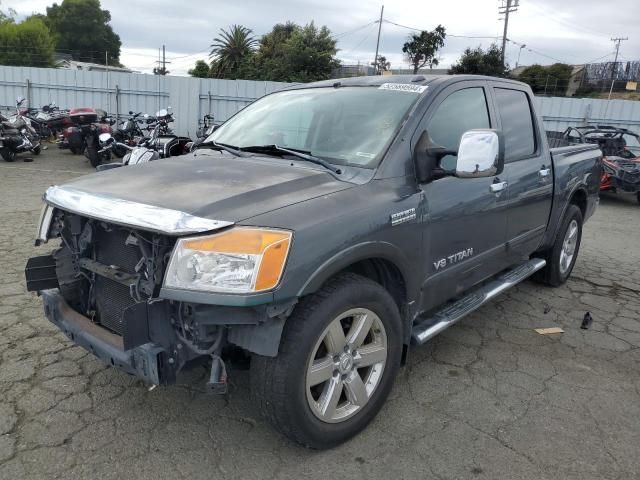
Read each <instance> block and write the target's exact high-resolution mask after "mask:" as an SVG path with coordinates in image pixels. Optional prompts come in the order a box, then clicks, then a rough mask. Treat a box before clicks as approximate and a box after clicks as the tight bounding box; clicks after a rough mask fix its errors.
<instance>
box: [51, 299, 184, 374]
mask: <svg viewBox="0 0 640 480" xmlns="http://www.w3.org/2000/svg"><path fill="white" fill-rule="evenodd" d="M40 294H41V296H42V299H43V303H44V312H45V315H46V317H47V319H48V320H49V321H50V322H52V323H53V324H55V325H56V326H57V327H58V328H60V330H62V332H64V334H65V335H66V336H67V337H69V339H71V340H72V341H73V342H74V343H76V344H77V345H80V346H81V347H83V348H84V349H85V350H87V351H89V352H91V353H93V354H94V355H95V356H96V357H98V358H99V359H100V360H102V361H103V362H105V363H106V364H108V365H112V366H114V367H116V368H118V369H120V370H122V371H124V372H127V373H129V374H131V375H135V376H136V377H138V378H140V379H141V380H143V381H144V382H146V383H148V384H152V385H159V384H160V383H168V382H167V380H168V379H171V378H175V369H174V368H172V367H171V366H170V365H168V364H166V363H165V359H166V357H167V352H166V351H165V350H164V348H162V347H161V346H158V345H156V344H153V343H145V344H143V345H139V346H137V347H135V348H132V349H130V350H125V349H124V341H123V338H122V337H121V336H119V335H116V334H114V333H111V332H109V331H108V330H106V329H105V328H102V327H101V326H99V325H96V324H95V323H93V322H92V321H91V320H90V319H88V318H87V317H85V316H84V315H81V314H79V313H78V312H76V311H75V310H73V309H72V308H71V307H70V306H69V305H67V302H66V301H65V300H64V298H62V295H60V293H59V292H58V290H57V289H52V290H42V291H41V292H40Z"/></svg>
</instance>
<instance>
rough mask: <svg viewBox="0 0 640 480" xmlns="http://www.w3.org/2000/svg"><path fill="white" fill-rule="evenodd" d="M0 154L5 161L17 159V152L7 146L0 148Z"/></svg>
mask: <svg viewBox="0 0 640 480" xmlns="http://www.w3.org/2000/svg"><path fill="white" fill-rule="evenodd" d="M0 156H1V157H2V159H3V160H4V161H5V162H13V161H14V160H15V159H16V152H14V151H13V150H11V149H9V148H7V147H2V148H0Z"/></svg>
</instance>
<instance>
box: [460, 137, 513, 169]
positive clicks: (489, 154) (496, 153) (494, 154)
mask: <svg viewBox="0 0 640 480" xmlns="http://www.w3.org/2000/svg"><path fill="white" fill-rule="evenodd" d="M503 168H504V142H503V139H502V136H501V135H500V134H499V133H498V132H497V131H496V130H484V129H483V130H480V129H478V130H469V131H467V132H465V133H463V134H462V138H461V139H460V147H459V148H458V158H457V161H456V177H460V178H478V177H492V176H494V175H497V174H499V173H501V172H502V170H503Z"/></svg>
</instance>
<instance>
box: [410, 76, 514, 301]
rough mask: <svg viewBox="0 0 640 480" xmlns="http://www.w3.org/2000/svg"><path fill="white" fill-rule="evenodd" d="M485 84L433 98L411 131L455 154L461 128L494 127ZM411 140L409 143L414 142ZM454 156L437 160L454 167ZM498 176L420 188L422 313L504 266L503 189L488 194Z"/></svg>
mask: <svg viewBox="0 0 640 480" xmlns="http://www.w3.org/2000/svg"><path fill="white" fill-rule="evenodd" d="M487 88H488V85H487V83H486V82H484V81H472V82H460V83H456V84H454V85H452V86H451V87H449V88H447V89H445V90H444V91H443V92H441V93H440V94H438V97H437V98H436V99H435V100H434V102H433V103H432V105H431V106H430V107H429V110H428V111H427V113H426V115H425V118H424V119H423V121H422V123H421V125H420V127H419V128H418V130H417V132H416V136H419V135H420V134H421V133H422V131H423V130H424V129H426V130H427V131H428V132H429V135H430V136H431V139H432V140H433V142H435V143H436V144H438V145H441V146H443V147H445V148H447V149H449V150H455V151H457V150H458V146H459V145H460V138H461V136H462V134H463V133H464V132H466V131H467V130H471V129H475V128H495V125H496V120H495V117H494V113H493V109H492V108H491V102H490V101H489V94H488V91H487ZM414 140H415V139H414ZM455 165H456V157H455V156H454V155H450V156H447V157H445V158H444V159H443V160H442V167H443V168H445V169H447V170H451V169H455ZM501 182H502V174H500V175H498V176H494V177H486V178H457V177H454V176H447V177H444V178H440V179H437V180H433V181H431V182H429V183H426V184H423V185H420V189H421V190H422V191H423V192H424V196H425V203H426V216H427V220H426V222H424V224H423V225H424V226H425V230H424V234H423V242H424V251H425V253H426V255H425V256H424V258H425V260H426V262H427V265H426V278H425V282H424V284H423V292H424V293H423V301H422V308H423V309H424V310H427V309H429V308H431V307H433V306H436V305H438V304H440V303H441V302H443V301H444V300H447V299H449V298H451V297H453V296H455V295H457V294H460V293H462V292H463V291H465V290H467V289H468V288H469V287H471V286H473V285H474V284H476V283H478V282H479V281H481V280H483V279H485V278H487V277H489V276H491V275H493V274H494V273H496V272H498V271H500V270H501V269H502V268H504V261H505V255H504V251H505V242H506V216H505V215H504V209H505V204H506V198H507V196H506V189H504V190H501V191H498V192H496V193H494V192H492V185H493V184H496V183H501Z"/></svg>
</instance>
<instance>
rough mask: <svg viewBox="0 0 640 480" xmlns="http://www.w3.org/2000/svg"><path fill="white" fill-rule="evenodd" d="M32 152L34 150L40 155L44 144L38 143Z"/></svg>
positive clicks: (35, 153)
mask: <svg viewBox="0 0 640 480" xmlns="http://www.w3.org/2000/svg"><path fill="white" fill-rule="evenodd" d="M32 152H33V154H34V155H40V152H42V145H38V146H37V147H35V148H34V149H33V150H32Z"/></svg>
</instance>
